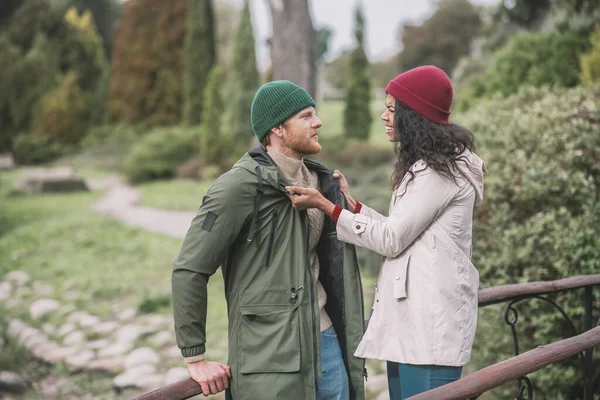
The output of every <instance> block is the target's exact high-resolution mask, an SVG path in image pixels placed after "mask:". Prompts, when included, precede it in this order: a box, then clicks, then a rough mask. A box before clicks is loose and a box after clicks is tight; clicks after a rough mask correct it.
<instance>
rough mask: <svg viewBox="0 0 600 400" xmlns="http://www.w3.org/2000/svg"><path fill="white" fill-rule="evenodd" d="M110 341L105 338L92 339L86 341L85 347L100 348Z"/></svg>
mask: <svg viewBox="0 0 600 400" xmlns="http://www.w3.org/2000/svg"><path fill="white" fill-rule="evenodd" d="M109 344H110V342H109V341H108V340H106V339H100V340H94V341H92V342H88V344H87V348H88V349H91V350H100V349H104V348H106V347H108V345H109Z"/></svg>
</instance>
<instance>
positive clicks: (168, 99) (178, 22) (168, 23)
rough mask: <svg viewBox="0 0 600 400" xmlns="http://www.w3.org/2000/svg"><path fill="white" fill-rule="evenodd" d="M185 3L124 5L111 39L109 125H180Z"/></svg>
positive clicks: (179, 0) (155, 0) (146, 1)
mask: <svg viewBox="0 0 600 400" xmlns="http://www.w3.org/2000/svg"><path fill="white" fill-rule="evenodd" d="M187 15H188V0H171V1H164V0H144V1H128V2H126V3H124V4H123V16H122V19H121V24H120V25H119V28H118V30H117V32H116V34H115V41H114V48H113V57H112V63H111V71H112V78H111V80H110V89H109V99H108V104H107V113H108V119H109V120H113V121H114V120H126V121H128V122H133V123H145V124H148V125H151V126H156V125H175V124H178V123H179V122H180V121H181V115H182V112H181V110H182V107H183V106H182V101H183V94H182V93H183V79H181V77H182V76H183V69H184V67H183V59H184V57H183V49H184V41H185V33H186V31H185V23H186V18H187Z"/></svg>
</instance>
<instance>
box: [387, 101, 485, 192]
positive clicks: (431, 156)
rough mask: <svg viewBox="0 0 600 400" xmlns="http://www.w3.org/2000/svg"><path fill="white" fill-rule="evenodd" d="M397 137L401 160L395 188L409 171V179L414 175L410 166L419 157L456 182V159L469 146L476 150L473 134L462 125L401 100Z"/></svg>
mask: <svg viewBox="0 0 600 400" xmlns="http://www.w3.org/2000/svg"><path fill="white" fill-rule="evenodd" d="M394 139H395V146H394V151H395V152H396V155H397V157H398V161H397V162H396V167H395V170H394V173H393V174H392V188H393V190H396V189H398V187H399V186H400V183H401V182H402V179H403V178H404V176H405V175H406V174H407V173H410V175H411V176H410V178H409V180H408V183H410V182H411V181H412V180H413V179H414V178H415V175H414V173H413V172H412V171H411V170H410V167H411V166H412V165H413V164H414V163H415V162H416V161H418V160H423V161H425V162H426V163H427V165H428V166H429V167H430V168H433V169H434V170H435V171H437V172H439V173H440V174H441V175H442V176H444V177H446V178H448V179H450V180H452V181H453V182H454V183H456V176H455V174H454V173H453V172H454V171H457V169H458V167H457V164H456V163H457V161H459V160H461V158H462V157H461V154H462V153H463V152H464V151H465V150H466V149H468V150H473V149H474V146H475V138H474V137H473V134H472V133H471V132H469V131H468V130H467V129H465V128H463V127H462V126H460V125H456V124H448V125H442V124H437V123H435V122H432V121H430V120H428V119H427V118H425V117H423V116H421V115H420V114H418V113H417V112H415V111H413V110H412V109H410V108H409V107H408V106H406V105H405V104H404V103H402V102H401V101H398V100H396V104H395V110H394ZM463 162H465V163H466V159H465V160H463ZM408 183H407V184H408Z"/></svg>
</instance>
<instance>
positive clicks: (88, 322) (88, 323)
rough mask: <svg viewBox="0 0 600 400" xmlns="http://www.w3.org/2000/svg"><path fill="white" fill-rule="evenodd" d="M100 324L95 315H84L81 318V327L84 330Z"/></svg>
mask: <svg viewBox="0 0 600 400" xmlns="http://www.w3.org/2000/svg"><path fill="white" fill-rule="evenodd" d="M99 323H100V318H98V317H95V316H93V315H82V316H81V317H80V318H79V326H81V327H82V328H91V327H93V326H95V325H98V324H99Z"/></svg>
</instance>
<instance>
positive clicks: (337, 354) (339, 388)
mask: <svg viewBox="0 0 600 400" xmlns="http://www.w3.org/2000/svg"><path fill="white" fill-rule="evenodd" d="M321 372H322V374H323V376H322V377H321V378H319V379H318V380H317V400H349V398H350V389H349V387H348V373H347V372H346V367H345V366H344V360H343V359H342V351H341V350H340V344H339V342H338V340H337V335H336V334H335V329H333V326H331V327H329V328H327V329H325V330H324V331H323V332H321Z"/></svg>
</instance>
